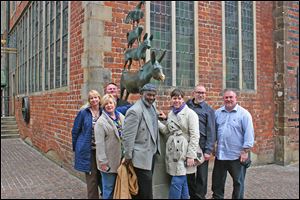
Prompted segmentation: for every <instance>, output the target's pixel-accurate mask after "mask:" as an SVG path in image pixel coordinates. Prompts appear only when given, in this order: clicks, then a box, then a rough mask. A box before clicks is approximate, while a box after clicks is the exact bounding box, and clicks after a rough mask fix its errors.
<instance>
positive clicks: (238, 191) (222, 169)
mask: <svg viewBox="0 0 300 200" xmlns="http://www.w3.org/2000/svg"><path fill="white" fill-rule="evenodd" d="M227 171H228V172H229V174H230V176H231V177H232V180H233V192H232V199H243V198H244V183H245V177H246V167H244V166H243V165H241V164H240V160H239V159H237V160H218V159H217V158H216V159H215V164H214V169H213V173H212V191H213V198H214V199H224V189H225V182H226V177H227Z"/></svg>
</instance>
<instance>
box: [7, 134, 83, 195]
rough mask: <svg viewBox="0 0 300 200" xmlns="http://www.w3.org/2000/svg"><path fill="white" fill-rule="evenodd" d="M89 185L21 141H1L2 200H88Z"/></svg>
mask: <svg viewBox="0 0 300 200" xmlns="http://www.w3.org/2000/svg"><path fill="white" fill-rule="evenodd" d="M85 198H86V184H85V183H84V182H83V181H81V180H80V179H78V178H77V177H75V176H73V175H71V174H69V173H68V172H67V171H66V170H65V169H63V168H61V167H60V166H58V165H57V164H55V163H54V162H52V161H50V160H49V159H48V158H46V157H44V156H43V155H42V154H41V153H39V152H38V151H37V150H35V149H34V148H32V147H30V146H29V145H27V144H26V143H24V142H23V140H21V139H1V199H85Z"/></svg>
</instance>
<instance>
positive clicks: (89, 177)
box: [85, 150, 102, 199]
mask: <svg viewBox="0 0 300 200" xmlns="http://www.w3.org/2000/svg"><path fill="white" fill-rule="evenodd" d="M91 155H92V163H91V164H92V165H91V173H85V178H86V186H87V195H88V199H99V188H98V186H99V187H100V188H101V190H102V181H101V173H100V171H99V170H98V169H97V163H96V150H92V153H91Z"/></svg>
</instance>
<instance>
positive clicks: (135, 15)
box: [124, 1, 145, 24]
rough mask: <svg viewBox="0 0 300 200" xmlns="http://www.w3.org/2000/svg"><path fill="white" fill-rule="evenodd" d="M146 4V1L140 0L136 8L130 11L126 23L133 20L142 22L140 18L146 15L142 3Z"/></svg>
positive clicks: (133, 21)
mask: <svg viewBox="0 0 300 200" xmlns="http://www.w3.org/2000/svg"><path fill="white" fill-rule="evenodd" d="M143 4H145V1H140V2H139V3H138V5H137V6H136V7H135V9H134V10H132V11H130V12H129V13H128V15H127V17H126V19H125V21H124V22H125V23H126V24H129V23H130V22H131V21H132V23H133V24H134V23H135V22H137V24H139V23H140V19H142V18H143V17H144V13H143V11H142V9H141V8H142V5H143Z"/></svg>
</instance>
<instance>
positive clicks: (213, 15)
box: [105, 1, 274, 154]
mask: <svg viewBox="0 0 300 200" xmlns="http://www.w3.org/2000/svg"><path fill="white" fill-rule="evenodd" d="M256 4H257V5H256V8H257V11H256V19H257V24H256V26H257V33H256V34H257V91H255V92H243V91H241V92H240V94H239V97H238V100H239V103H240V105H242V106H243V107H245V108H246V109H248V110H249V111H250V113H251V114H252V117H253V120H254V128H255V134H256V144H255V149H254V152H255V153H257V154H273V153H274V141H273V135H274V130H273V127H274V107H273V106H274V104H273V102H274V101H273V78H274V68H273V66H274V58H273V54H274V52H273V41H272V31H273V21H272V2H256ZM105 5H106V6H110V7H112V8H113V9H112V10H113V15H112V17H113V19H112V22H107V23H106V33H107V35H109V36H112V52H108V53H106V54H105V56H106V58H105V67H108V68H111V69H112V72H113V77H112V78H113V81H115V82H116V83H119V80H120V76H121V70H122V69H123V65H124V56H123V55H124V54H123V51H124V50H125V49H126V44H127V43H126V33H127V32H129V31H130V30H131V29H132V27H131V26H130V25H128V24H125V23H124V22H123V21H124V19H125V17H126V15H127V13H128V11H129V10H133V9H134V7H135V5H136V2H130V3H128V2H105ZM143 8H144V7H143ZM198 10H199V14H198V19H199V22H198V25H199V29H198V30H199V44H198V48H199V63H198V66H199V83H201V84H204V85H205V86H206V88H207V90H208V98H207V100H208V102H209V104H211V105H212V106H213V107H214V108H215V109H216V108H218V107H220V106H221V105H222V104H223V100H222V97H221V91H222V89H223V87H224V86H223V66H222V5H221V2H219V1H200V2H198ZM266 19H268V20H266ZM140 24H142V25H144V26H145V22H144V20H142V21H141V22H140ZM144 33H145V30H144V32H143V34H144ZM133 64H134V62H133ZM170 89H171V88H166V90H167V91H170ZM191 89H192V88H187V97H189V95H190V94H191V93H190V91H191ZM161 94H166V95H162V96H159V97H158V107H159V109H163V110H164V111H166V112H167V111H168V109H169V96H168V95H169V94H168V92H161ZM136 98H137V95H135V96H134V97H133V98H131V99H136Z"/></svg>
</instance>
